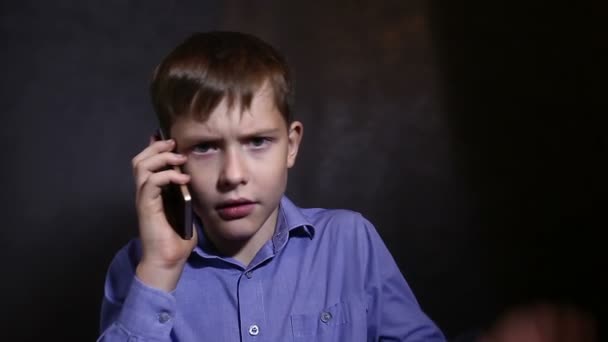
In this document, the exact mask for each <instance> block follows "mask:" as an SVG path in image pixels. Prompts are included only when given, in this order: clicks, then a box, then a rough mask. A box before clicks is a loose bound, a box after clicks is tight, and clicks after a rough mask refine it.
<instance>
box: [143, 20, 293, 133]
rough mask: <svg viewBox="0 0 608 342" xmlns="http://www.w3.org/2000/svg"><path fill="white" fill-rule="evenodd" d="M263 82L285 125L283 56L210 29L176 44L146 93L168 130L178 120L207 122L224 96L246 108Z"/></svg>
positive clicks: (287, 88)
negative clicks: (268, 89) (193, 119)
mask: <svg viewBox="0 0 608 342" xmlns="http://www.w3.org/2000/svg"><path fill="white" fill-rule="evenodd" d="M265 83H267V84H268V85H269V86H270V89H271V90H272V92H273V96H274V102H275V105H276V107H277V109H278V110H279V111H280V112H281V114H282V115H283V118H284V119H285V122H286V123H289V122H290V120H291V117H290V103H291V97H292V86H291V80H290V74H289V69H288V66H287V63H286V62H285V59H284V58H283V56H281V55H280V54H279V52H277V51H276V50H275V49H274V48H273V47H272V46H270V45H269V44H267V43H265V42H264V41H262V40H261V39H259V38H257V37H254V36H252V35H249V34H244V33H239V32H225V31H223V32H222V31H215V32H206V33H195V34H193V35H191V36H190V37H189V38H187V39H186V40H185V41H184V42H182V43H181V44H180V45H178V46H177V47H176V48H175V49H174V50H173V51H172V52H171V53H170V54H169V55H168V56H167V57H166V58H165V59H164V60H163V61H162V63H161V64H160V65H159V66H158V67H157V68H156V70H155V72H154V76H153V79H152V82H151V84H150V94H151V97H152V104H153V106H154V109H155V111H156V114H157V115H158V119H159V121H160V125H161V127H163V128H164V129H166V130H167V131H168V130H169V129H170V127H171V125H172V124H173V123H175V120H176V119H177V118H179V117H182V116H187V115H193V117H194V118H195V119H198V120H202V121H204V120H206V119H207V118H208V116H209V115H210V113H211V112H212V111H213V110H214V109H215V107H216V106H217V105H218V104H219V103H220V102H221V101H222V99H224V98H226V100H227V104H228V106H229V108H230V107H232V106H233V105H234V104H237V105H240V106H241V110H245V109H247V108H249V106H250V105H251V100H252V98H253V96H254V95H255V93H256V92H257V91H258V90H259V89H260V88H261V87H262V86H263V85H264V84H265Z"/></svg>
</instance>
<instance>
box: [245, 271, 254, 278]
mask: <svg viewBox="0 0 608 342" xmlns="http://www.w3.org/2000/svg"><path fill="white" fill-rule="evenodd" d="M245 276H246V277H247V278H248V279H251V277H253V272H251V271H247V272H246V273H245Z"/></svg>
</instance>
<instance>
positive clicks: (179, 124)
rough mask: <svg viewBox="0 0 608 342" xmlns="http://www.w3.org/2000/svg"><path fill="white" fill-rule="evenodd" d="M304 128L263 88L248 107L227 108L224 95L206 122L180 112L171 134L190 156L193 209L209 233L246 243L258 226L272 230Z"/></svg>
mask: <svg viewBox="0 0 608 342" xmlns="http://www.w3.org/2000/svg"><path fill="white" fill-rule="evenodd" d="M302 131H303V127H302V124H301V123H299V122H293V123H292V124H291V125H290V127H287V126H286V125H285V120H284V119H283V116H282V115H281V113H280V112H279V111H278V110H277V108H276V106H275V105H274V100H273V95H272V90H270V88H269V87H266V86H264V87H262V88H261V89H260V90H259V91H258V92H257V93H256V94H255V95H254V97H253V99H252V102H251V106H250V107H249V109H248V110H245V111H242V110H241V107H240V106H239V105H238V104H235V105H233V106H232V108H230V109H228V106H227V103H226V99H224V100H222V102H221V103H220V104H219V105H218V106H217V108H215V110H214V111H213V112H211V114H210V116H209V118H208V119H207V120H206V121H204V122H201V121H198V120H195V119H194V118H192V117H191V116H184V117H182V118H180V119H178V120H177V121H176V122H175V123H174V124H173V126H172V127H171V132H170V134H171V137H172V138H173V139H175V140H176V142H177V146H178V152H180V153H182V154H185V155H186V156H187V157H188V161H187V162H186V164H185V166H184V171H185V172H186V173H188V174H189V175H190V176H191V181H190V191H191V193H192V197H193V201H194V202H193V204H194V205H193V207H194V210H195V212H196V214H197V215H198V216H199V217H200V218H201V220H202V221H203V224H204V226H205V229H206V230H207V232H208V233H209V234H212V235H213V236H216V237H217V238H219V239H222V240H230V241H236V240H238V241H244V240H249V239H250V238H252V237H253V236H254V235H255V234H256V233H257V232H258V231H260V229H262V227H266V228H267V229H273V230H274V225H275V220H274V218H276V211H277V208H278V205H279V202H280V199H281V196H282V195H283V193H284V192H285V188H286V185H287V170H288V168H290V167H292V166H293V165H294V162H295V159H296V156H297V152H298V147H299V144H300V140H301V136H302ZM271 225H272V226H271Z"/></svg>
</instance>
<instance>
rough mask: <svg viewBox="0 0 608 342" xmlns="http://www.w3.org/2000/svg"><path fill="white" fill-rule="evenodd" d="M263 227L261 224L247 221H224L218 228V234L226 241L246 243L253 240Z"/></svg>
mask: <svg viewBox="0 0 608 342" xmlns="http://www.w3.org/2000/svg"><path fill="white" fill-rule="evenodd" d="M261 226H262V224H261V223H260V224H254V223H253V222H247V221H245V220H234V221H228V222H226V221H224V222H222V223H220V224H219V225H217V226H216V227H217V228H218V229H217V231H216V233H217V234H218V235H219V236H221V237H222V238H223V239H225V240H232V241H245V240H249V239H251V237H253V236H254V235H255V233H257V232H258V230H260V228H261Z"/></svg>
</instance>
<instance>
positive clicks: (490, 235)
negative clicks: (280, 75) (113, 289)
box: [0, 0, 608, 341]
mask: <svg viewBox="0 0 608 342" xmlns="http://www.w3.org/2000/svg"><path fill="white" fill-rule="evenodd" d="M0 8H1V12H0V13H1V14H0V15H1V19H0V39H1V40H0V41H1V42H2V46H3V47H2V51H1V52H0V56H1V57H0V58H1V60H0V62H1V65H2V82H1V83H0V84H1V92H0V108H1V109H2V112H1V113H0V115H1V118H2V124H1V125H0V132H1V137H2V144H3V145H4V146H3V150H4V151H5V152H4V153H3V158H2V159H3V163H2V165H3V167H2V177H1V179H2V183H3V187H2V188H3V191H2V196H1V197H0V198H1V201H2V202H1V203H0V204H1V208H2V222H3V225H2V229H1V230H0V231H1V233H0V234H1V236H0V237H1V239H0V250H1V252H0V253H1V254H0V260H1V261H2V265H1V267H2V281H1V282H0V283H1V284H2V288H1V289H0V290H1V292H0V293H2V296H3V298H2V303H3V305H4V307H3V308H2V316H1V317H2V318H1V322H2V336H5V337H8V336H10V339H9V340H10V341H34V340H36V341H40V340H47V339H49V338H50V337H53V338H54V340H55V339H56V340H62V341H85V340H89V341H90V340H94V339H95V338H96V336H97V333H98V332H97V329H98V319H99V317H98V314H99V304H100V301H101V296H102V290H103V281H104V274H105V271H106V269H107V266H108V264H109V262H110V260H111V258H112V257H113V255H114V253H115V252H116V251H117V250H118V249H119V248H120V247H121V246H122V245H123V244H124V243H126V242H127V241H128V239H130V238H131V237H133V236H134V235H135V234H136V229H137V223H136V219H135V212H134V204H133V196H134V192H133V185H132V178H131V169H130V160H131V158H132V157H133V156H134V155H135V154H137V153H138V151H139V150H141V149H142V148H143V147H144V146H145V145H146V144H147V141H148V137H149V135H150V134H151V133H152V132H153V130H154V128H155V126H156V122H155V118H154V116H153V114H152V108H151V105H150V103H149V98H148V94H147V86H148V80H149V78H150V75H151V72H152V70H153V68H154V66H155V65H156V64H157V63H158V62H159V61H160V60H161V58H162V57H164V55H165V54H166V53H168V51H169V50H170V49H171V48H173V46H175V45H176V44H177V43H178V42H180V41H181V40H182V39H183V38H185V37H186V35H188V34H189V33H190V32H192V31H204V30H212V29H229V30H241V31H245V32H249V33H253V34H256V35H259V36H260V37H262V38H264V39H265V40H268V41H270V42H271V43H272V44H274V45H275V46H276V47H277V48H279V49H280V50H281V51H283V52H284V54H285V55H286V56H287V58H288V60H289V62H290V64H291V66H292V67H293V69H294V72H295V77H296V106H295V114H296V116H297V118H298V119H300V120H301V121H303V122H304V124H305V135H304V141H303V146H302V149H301V154H300V156H299V160H298V164H297V166H296V168H295V169H294V170H293V172H292V173H291V175H290V184H289V188H288V195H289V196H290V197H291V198H292V199H293V200H294V201H295V202H296V203H297V204H299V205H300V206H322V207H340V208H350V209H353V210H357V211H360V212H362V213H363V214H364V215H365V216H367V217H368V218H370V219H371V220H372V222H374V223H375V225H376V227H377V228H378V230H379V231H380V233H381V235H382V236H383V238H384V239H385V241H386V243H387V245H388V247H389V249H390V250H391V251H392V253H393V255H394V256H395V258H396V260H397V262H398V264H399V266H400V267H401V269H402V271H403V273H404V275H405V277H406V279H407V280H408V282H409V283H410V285H411V287H412V288H413V290H414V292H415V293H416V295H417V297H418V299H419V301H420V303H421V305H422V306H423V308H424V309H425V311H426V312H427V313H428V314H429V315H430V316H431V317H432V318H433V319H434V320H435V321H436V322H437V323H438V324H439V325H440V326H441V328H442V329H443V330H444V331H445V333H446V334H447V335H448V336H449V337H455V336H457V335H461V334H463V333H466V332H468V331H475V330H477V329H483V328H484V327H486V326H487V324H489V323H491V322H493V321H494V320H495V319H496V318H497V317H498V315H500V313H502V312H504V310H506V309H509V308H512V307H514V306H516V305H518V304H525V303H533V302H535V301H538V300H549V301H553V302H555V303H562V304H571V305H575V306H577V307H579V308H581V309H583V310H587V311H588V312H590V313H591V314H592V315H594V317H596V319H598V320H600V322H602V321H601V318H602V317H603V315H604V314H605V306H606V304H607V302H606V300H605V299H604V298H603V296H604V292H605V291H606V288H607V287H606V282H605V280H604V278H605V277H604V276H603V273H605V270H606V266H607V265H606V257H605V247H604V246H605V243H604V241H603V240H602V239H601V238H600V233H601V232H602V230H603V229H605V227H608V224H607V219H606V210H605V209H606V204H605V197H606V195H607V194H608V184H607V181H606V175H608V173H607V171H608V170H607V166H606V164H607V163H606V158H607V157H608V154H607V152H608V151H607V150H608V139H607V136H606V134H605V130H606V127H607V126H606V124H607V120H606V118H605V115H606V105H605V102H603V101H602V98H603V96H602V95H604V94H602V93H600V83H602V84H603V83H605V80H600V79H599V76H597V72H598V70H599V69H600V67H603V66H604V65H605V62H604V60H603V59H601V58H600V56H599V50H600V45H605V44H604V43H602V41H605V37H601V36H602V35H601V34H600V32H602V31H601V30H599V24H600V22H602V20H603V18H600V13H602V12H601V11H600V10H599V8H593V6H591V5H589V4H585V3H584V2H578V3H577V5H576V6H575V7H574V6H573V5H570V6H568V7H560V5H558V4H554V3H551V4H550V5H549V6H547V4H543V3H540V2H534V1H529V2H526V3H525V5H523V4H517V3H516V2H508V4H506V2H505V3H502V2H481V1H479V2H472V1H466V2H463V1H452V2H447V1H445V2H441V3H440V2H439V1H422V0H420V1H384V2H377V3H372V2H362V1H338V2H332V3H325V2H315V3H311V2H305V1H298V2H282V1H278V0H277V1H256V2H255V3H254V2H240V1H239V2H237V1H224V2H220V1H213V2H203V1H181V2H179V5H178V4H175V3H173V2H170V1H135V0H133V1H116V0H114V1H99V2H96V1H52V2H42V1H20V2H11V3H6V2H3V3H2V4H1V5H0ZM600 81H601V82H600ZM603 88H604V89H605V87H603Z"/></svg>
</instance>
